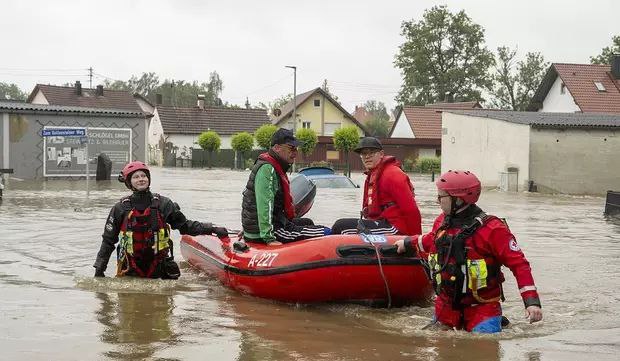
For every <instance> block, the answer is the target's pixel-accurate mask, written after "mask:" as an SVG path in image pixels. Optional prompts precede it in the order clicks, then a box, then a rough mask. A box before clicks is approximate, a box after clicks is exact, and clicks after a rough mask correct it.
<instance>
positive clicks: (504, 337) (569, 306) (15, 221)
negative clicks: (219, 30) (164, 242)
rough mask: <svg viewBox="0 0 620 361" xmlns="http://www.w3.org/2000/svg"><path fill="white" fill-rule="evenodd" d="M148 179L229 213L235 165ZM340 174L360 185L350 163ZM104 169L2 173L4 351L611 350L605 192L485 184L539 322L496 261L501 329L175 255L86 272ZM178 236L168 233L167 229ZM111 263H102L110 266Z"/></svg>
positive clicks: (350, 196)
mask: <svg viewBox="0 0 620 361" xmlns="http://www.w3.org/2000/svg"><path fill="white" fill-rule="evenodd" d="M152 173H153V185H152V189H153V190H154V191H155V192H159V193H161V194H163V195H166V196H169V197H170V198H172V199H173V200H174V201H176V202H178V203H179V205H180V206H181V208H182V210H183V212H184V213H185V215H186V216H187V217H188V218H189V219H194V220H200V221H212V222H215V223H217V224H221V225H225V226H227V227H229V228H231V229H238V228H239V227H240V205H241V191H242V190H243V187H244V185H245V182H246V180H247V176H248V172H247V171H244V172H240V171H229V170H219V169H218V170H216V169H214V170H202V169H168V168H166V169H163V168H155V169H153V172H152ZM353 179H354V180H355V181H356V182H358V183H362V181H363V175H361V174H354V176H353ZM413 179H414V182H415V187H416V197H417V200H418V203H419V206H420V208H421V211H422V216H423V220H424V227H423V228H424V230H425V231H427V230H428V229H429V227H430V225H431V223H432V221H433V219H434V217H435V216H436V215H437V214H438V212H439V209H438V207H437V205H436V202H435V200H436V193H435V189H434V187H433V183H431V181H430V179H429V178H428V177H414V178H413ZM126 193H127V190H126V189H125V188H124V186H123V185H122V184H120V183H118V182H100V183H95V182H91V189H90V197H89V199H86V192H85V182H75V181H73V182H72V181H61V180H57V181H48V182H31V181H19V180H15V179H11V181H10V182H9V184H8V186H7V189H6V190H5V198H4V200H3V201H2V204H1V205H0V288H1V291H0V292H1V293H0V359H2V360H113V359H118V360H142V359H147V360H240V361H249V360H584V359H596V360H597V361H600V360H617V359H618V355H619V354H620V292H619V288H620V276H619V273H620V272H619V271H618V269H619V266H618V262H619V260H620V219H617V218H605V217H604V216H603V214H602V211H603V208H604V199H603V198H600V197H574V196H564V195H541V194H529V193H517V194H515V193H502V192H498V191H493V190H490V191H485V192H483V195H482V198H481V201H480V203H479V204H480V205H481V206H482V208H483V209H485V210H486V211H487V212H489V213H494V214H497V215H499V216H503V217H505V218H506V219H507V220H508V222H509V225H510V227H511V229H512V230H513V233H515V234H516V236H517V240H518V241H519V243H520V245H521V247H522V248H523V249H524V251H525V253H526V255H527V256H528V258H529V260H530V262H531V264H532V268H533V272H534V277H535V280H536V283H537V286H538V288H539V290H540V292H541V297H542V303H543V311H544V321H543V322H540V323H537V324H533V325H530V324H528V323H527V321H526V320H525V319H524V315H523V304H522V302H521V301H520V298H519V295H518V292H517V289H516V285H515V281H514V277H512V275H511V274H510V272H509V271H508V272H507V278H508V281H507V282H506V284H505V291H506V298H507V300H506V302H505V303H504V304H503V307H504V312H505V314H506V315H507V316H508V318H510V319H511V321H512V325H511V327H509V328H508V329H507V330H505V331H504V332H503V333H502V334H500V335H492V336H488V335H487V336H479V335H471V334H466V333H464V332H455V331H431V330H422V327H423V326H424V325H426V324H427V323H428V322H429V321H430V318H431V313H432V312H431V308H430V307H420V306H412V307H406V308H400V309H391V310H388V309H375V308H369V307H364V306H359V305H338V304H336V305H334V304H332V305H313V306H304V305H289V304H282V303H275V302H270V301H266V300H260V299H256V298H252V297H247V296H243V295H240V294H238V293H236V292H234V291H231V290H228V289H226V288H224V287H223V286H221V285H220V284H219V283H218V282H217V281H216V280H214V279H212V278H210V277H209V276H207V275H205V274H203V273H201V272H199V271H196V270H194V269H192V268H190V267H189V266H188V265H187V264H186V263H185V262H183V260H182V259H181V256H180V252H176V253H177V255H176V258H177V260H178V261H180V263H181V268H182V271H183V275H182V277H181V278H180V279H179V280H178V281H169V280H166V281H163V280H143V279H131V278H120V279H117V278H105V279H95V278H93V277H92V275H93V271H94V270H93V268H92V263H93V261H94V258H95V254H96V252H97V250H98V248H99V245H100V242H101V233H102V231H103V226H104V221H105V218H106V216H107V214H108V212H109V209H110V208H111V207H112V205H113V204H114V203H115V202H116V201H118V199H120V198H121V197H122V196H123V195H125V194H126ZM360 204H361V189H319V190H318V192H317V197H316V201H315V204H314V207H313V209H312V210H311V211H310V213H309V214H308V216H309V217H311V218H313V219H314V220H315V222H316V223H320V224H325V225H331V224H332V223H333V221H334V220H335V219H337V218H339V217H356V216H357V215H358V214H359V213H358V212H359V207H360ZM174 235H175V242H176V245H177V247H176V248H177V250H178V240H179V235H178V233H177V232H175V233H174ZM113 268H114V266H113V264H112V262H111V263H110V266H109V267H108V272H107V273H108V274H111V270H112V269H113Z"/></svg>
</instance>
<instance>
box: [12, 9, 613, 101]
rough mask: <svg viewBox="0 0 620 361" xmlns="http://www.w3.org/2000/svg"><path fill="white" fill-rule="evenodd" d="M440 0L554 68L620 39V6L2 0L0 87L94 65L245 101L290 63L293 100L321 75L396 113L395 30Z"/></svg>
mask: <svg viewBox="0 0 620 361" xmlns="http://www.w3.org/2000/svg"><path fill="white" fill-rule="evenodd" d="M439 4H446V5H448V7H449V9H450V10H452V11H458V10H461V9H464V10H465V11H466V13H467V14H468V15H469V16H470V17H471V18H472V20H473V21H474V22H476V23H478V24H480V25H482V26H483V27H484V28H485V30H486V33H485V34H486V43H487V46H488V48H489V49H492V50H495V49H496V48H497V47H498V46H500V45H508V46H511V47H515V46H518V48H519V54H520V55H523V54H525V53H526V52H528V51H540V52H542V53H543V55H544V56H545V58H546V60H548V61H551V62H570V63H588V62H589V56H591V55H596V54H598V53H600V51H601V49H602V48H603V47H604V46H608V45H610V44H611V37H612V35H614V34H616V35H620V21H618V19H619V14H620V1H619V0H580V1H577V0H561V1H560V0H558V1H549V0H511V1H505V0H453V1H443V2H437V1H426V0H403V1H392V0H381V1H368V0H314V1H295V0H262V1H257V0H245V1H240V0H223V1H222V0H217V1H211V0H185V1H184V0H174V1H173V0H168V1H166V0H140V1H132V0H106V1H62V0H57V1H53V2H52V1H48V0H43V1H41V0H29V1H22V0H9V1H6V0H4V1H2V4H1V5H0V9H1V14H2V16H1V18H2V30H1V32H2V34H3V36H2V37H1V39H2V41H1V43H0V44H1V47H0V49H2V50H0V81H1V82H9V83H16V84H18V85H19V87H20V88H22V90H25V91H27V92H30V91H31V90H32V88H33V87H34V85H35V84H36V83H44V84H47V83H49V84H59V85H61V84H63V83H66V82H74V81H75V80H81V81H82V84H85V85H86V86H87V85H88V76H87V70H86V69H87V68H88V67H90V66H92V67H93V68H94V72H95V73H96V74H99V75H102V76H105V77H108V78H112V79H121V80H127V79H128V78H129V77H130V76H131V75H133V74H136V75H140V74H141V73H142V72H155V73H157V74H158V75H159V76H160V80H163V79H165V78H169V79H170V78H172V79H182V80H190V81H191V80H198V81H206V80H207V79H208V76H209V73H210V72H211V71H213V70H215V71H217V72H218V73H219V74H220V76H221V78H222V80H223V82H224V91H223V94H222V98H223V100H225V101H228V102H230V103H233V104H240V105H241V104H243V103H245V99H246V97H249V100H250V102H251V103H252V104H256V103H258V102H259V101H263V102H269V101H272V100H273V99H275V98H277V97H279V96H281V95H284V94H286V93H289V92H292V89H293V76H292V70H291V69H287V68H285V65H295V66H297V68H298V69H297V93H298V94H299V93H302V92H304V91H307V90H310V89H312V88H315V87H318V86H321V84H322V83H323V80H324V79H327V82H328V86H329V87H330V89H331V90H332V92H333V93H335V94H336V95H337V96H338V98H339V99H340V101H341V102H342V104H343V105H344V106H345V108H346V109H347V110H349V111H352V110H353V109H354V108H355V105H356V104H362V103H364V102H365V101H366V100H369V99H376V100H380V101H383V102H385V103H386V105H387V106H388V108H393V107H394V106H395V102H394V96H395V95H396V93H397V92H398V89H399V87H400V84H401V75H400V72H399V70H398V69H396V68H394V65H393V61H394V55H395V54H396V53H397V51H398V46H399V45H400V44H402V42H403V38H402V37H401V35H400V26H401V23H402V21H404V20H410V19H416V20H418V19H420V18H421V16H422V14H423V12H424V10H425V9H427V8H430V7H432V6H434V5H439ZM103 80H104V78H102V77H101V76H97V77H95V78H94V80H93V85H96V84H99V83H101V82H103Z"/></svg>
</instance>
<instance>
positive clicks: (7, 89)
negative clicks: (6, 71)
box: [0, 82, 28, 100]
mask: <svg viewBox="0 0 620 361" xmlns="http://www.w3.org/2000/svg"><path fill="white" fill-rule="evenodd" d="M26 98H28V94H26V92H23V91H22V90H21V89H19V87H18V86H17V85H15V84H13V83H11V84H9V83H2V82H0V100H2V99H10V100H26Z"/></svg>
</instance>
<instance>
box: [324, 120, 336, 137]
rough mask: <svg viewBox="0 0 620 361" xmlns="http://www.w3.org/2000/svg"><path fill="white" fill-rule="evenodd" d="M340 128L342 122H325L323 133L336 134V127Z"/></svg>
mask: <svg viewBox="0 0 620 361" xmlns="http://www.w3.org/2000/svg"><path fill="white" fill-rule="evenodd" d="M339 128H340V123H325V131H324V133H325V134H323V135H334V132H335V131H336V129H339Z"/></svg>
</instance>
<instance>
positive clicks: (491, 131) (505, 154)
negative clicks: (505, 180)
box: [441, 112, 530, 190]
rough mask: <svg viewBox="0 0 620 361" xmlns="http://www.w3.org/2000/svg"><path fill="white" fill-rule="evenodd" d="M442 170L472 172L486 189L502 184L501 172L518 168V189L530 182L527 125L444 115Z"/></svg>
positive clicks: (528, 129)
mask: <svg viewBox="0 0 620 361" xmlns="http://www.w3.org/2000/svg"><path fill="white" fill-rule="evenodd" d="M441 118H442V128H443V129H442V133H443V135H442V138H441V171H442V173H443V172H447V171H448V170H450V169H453V170H454V169H463V170H470V171H472V172H474V173H475V174H476V176H478V178H479V179H480V181H481V182H482V185H483V186H485V187H496V186H498V184H499V180H500V172H505V171H506V169H507V168H508V167H518V168H519V190H523V189H525V185H526V184H527V180H528V179H529V167H528V165H529V136H530V127H529V126H528V125H522V124H514V123H510V122H506V121H502V120H497V119H491V118H483V117H474V116H467V115H459V114H452V113H447V112H443V113H442V117H441Z"/></svg>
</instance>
